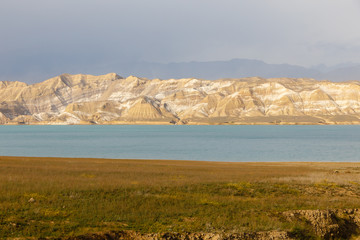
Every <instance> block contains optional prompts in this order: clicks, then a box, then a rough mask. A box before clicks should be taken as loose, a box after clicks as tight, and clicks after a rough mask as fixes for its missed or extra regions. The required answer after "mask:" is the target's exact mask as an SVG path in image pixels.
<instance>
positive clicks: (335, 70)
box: [114, 59, 360, 81]
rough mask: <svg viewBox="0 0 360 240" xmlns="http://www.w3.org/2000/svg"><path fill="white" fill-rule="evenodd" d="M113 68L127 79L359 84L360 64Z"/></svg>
mask: <svg viewBox="0 0 360 240" xmlns="http://www.w3.org/2000/svg"><path fill="white" fill-rule="evenodd" d="M114 68H116V69H118V70H119V72H122V73H125V74H126V75H132V74H135V75H137V76H143V77H147V78H162V79H169V78H191V77H196V78H203V79H210V80H215V79H220V78H244V77H253V76H258V77H262V78H280V77H286V78H314V79H317V80H330V81H348V80H360V64H358V65H356V64H349V65H346V64H345V65H338V66H334V67H326V66H322V67H314V68H305V67H301V66H296V65H290V64H268V63H265V62H263V61H259V60H252V59H233V60H230V61H210V62H179V63H168V64H161V63H149V62H140V63H132V64H124V65H122V66H119V67H116V66H114Z"/></svg>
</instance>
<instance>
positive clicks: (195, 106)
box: [0, 73, 360, 124]
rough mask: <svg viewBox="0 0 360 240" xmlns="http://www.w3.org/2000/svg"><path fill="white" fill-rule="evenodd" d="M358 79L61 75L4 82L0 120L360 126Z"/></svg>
mask: <svg viewBox="0 0 360 240" xmlns="http://www.w3.org/2000/svg"><path fill="white" fill-rule="evenodd" d="M359 123H360V82H357V81H354V82H344V83H334V82H329V81H321V82H320V81H316V80H313V79H290V78H276V79H262V78H256V77H254V78H244V79H222V80H216V81H210V80H198V79H192V78H190V79H176V80H175V79H169V80H160V79H153V80H149V79H145V78H137V77H133V76H130V77H128V78H122V77H120V76H119V75H117V74H115V73H110V74H107V75H102V76H92V75H82V74H78V75H69V74H63V75H60V76H58V77H55V78H51V79H49V80H46V81H44V82H41V83H37V84H33V85H27V84H25V83H22V82H0V124H359Z"/></svg>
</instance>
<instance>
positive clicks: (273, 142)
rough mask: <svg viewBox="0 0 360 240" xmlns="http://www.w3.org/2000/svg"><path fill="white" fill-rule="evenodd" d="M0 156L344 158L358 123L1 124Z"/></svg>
mask: <svg viewBox="0 0 360 240" xmlns="http://www.w3.org/2000/svg"><path fill="white" fill-rule="evenodd" d="M0 156H28V157H77V158H78V157H79V158H115V159H170V160H200V161H222V162H295V161H306V162H308V161H309V162H323V161H327V162H349V161H360V126H358V125H344V126H341V125H318V126H315V125H310V126H308V125H306V126H304V125H301V126H300V125H296V126H285V125H284V126H279V125H266V126H259V125H241V126H186V125H185V126H157V125H155V126H154V125H71V126H28V125H23V126H0Z"/></svg>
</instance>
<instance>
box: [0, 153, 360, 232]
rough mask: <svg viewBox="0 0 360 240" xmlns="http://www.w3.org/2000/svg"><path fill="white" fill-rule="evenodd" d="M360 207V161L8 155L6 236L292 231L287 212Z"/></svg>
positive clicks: (0, 216) (1, 186)
mask: <svg viewBox="0 0 360 240" xmlns="http://www.w3.org/2000/svg"><path fill="white" fill-rule="evenodd" d="M30 199H32V200H30ZM29 200H30V202H29ZM359 206H360V164H359V163H220V162H193V161H161V160H111V159H70V158H68V159H61V158H25V157H0V238H18V237H64V236H76V235H80V234H85V233H89V232H104V231H110V230H134V231H138V232H142V233H152V232H155V233H157V232H247V231H266V230H286V231H290V232H291V231H299V229H300V230H301V229H303V228H306V227H307V226H304V225H303V224H302V223H297V222H288V221H284V220H283V219H282V218H281V217H280V215H279V213H281V212H284V211H286V210H298V209H345V208H359Z"/></svg>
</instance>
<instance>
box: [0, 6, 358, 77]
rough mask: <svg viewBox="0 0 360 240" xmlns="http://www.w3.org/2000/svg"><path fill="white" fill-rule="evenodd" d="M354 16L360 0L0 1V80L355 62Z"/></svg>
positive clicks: (356, 38)
mask: <svg viewBox="0 0 360 240" xmlns="http://www.w3.org/2000/svg"><path fill="white" fill-rule="evenodd" d="M359 23H360V0H221V1H220V0H31V1H29V0H1V7H0V39H1V40H0V80H6V79H4V78H8V79H9V80H14V78H16V77H18V76H21V74H23V75H24V76H25V75H26V74H28V77H37V75H39V76H40V75H41V74H44V72H45V73H46V74H48V75H49V76H55V75H57V74H60V73H63V72H69V73H76V72H83V73H92V74H97V73H102V72H104V71H112V72H116V66H118V65H121V64H122V63H128V62H137V61H149V62H161V63H168V62H182V61H213V60H230V59H233V58H249V59H259V60H263V61H265V62H267V63H288V64H297V65H302V66H312V65H317V64H327V65H335V64H338V63H342V62H358V63H360V30H359V29H360V28H359ZM84 71H86V72H84ZM20 73H21V74H20ZM120 74H121V73H120ZM24 76H22V77H24ZM41 76H43V75H41ZM19 80H23V79H19Z"/></svg>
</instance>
